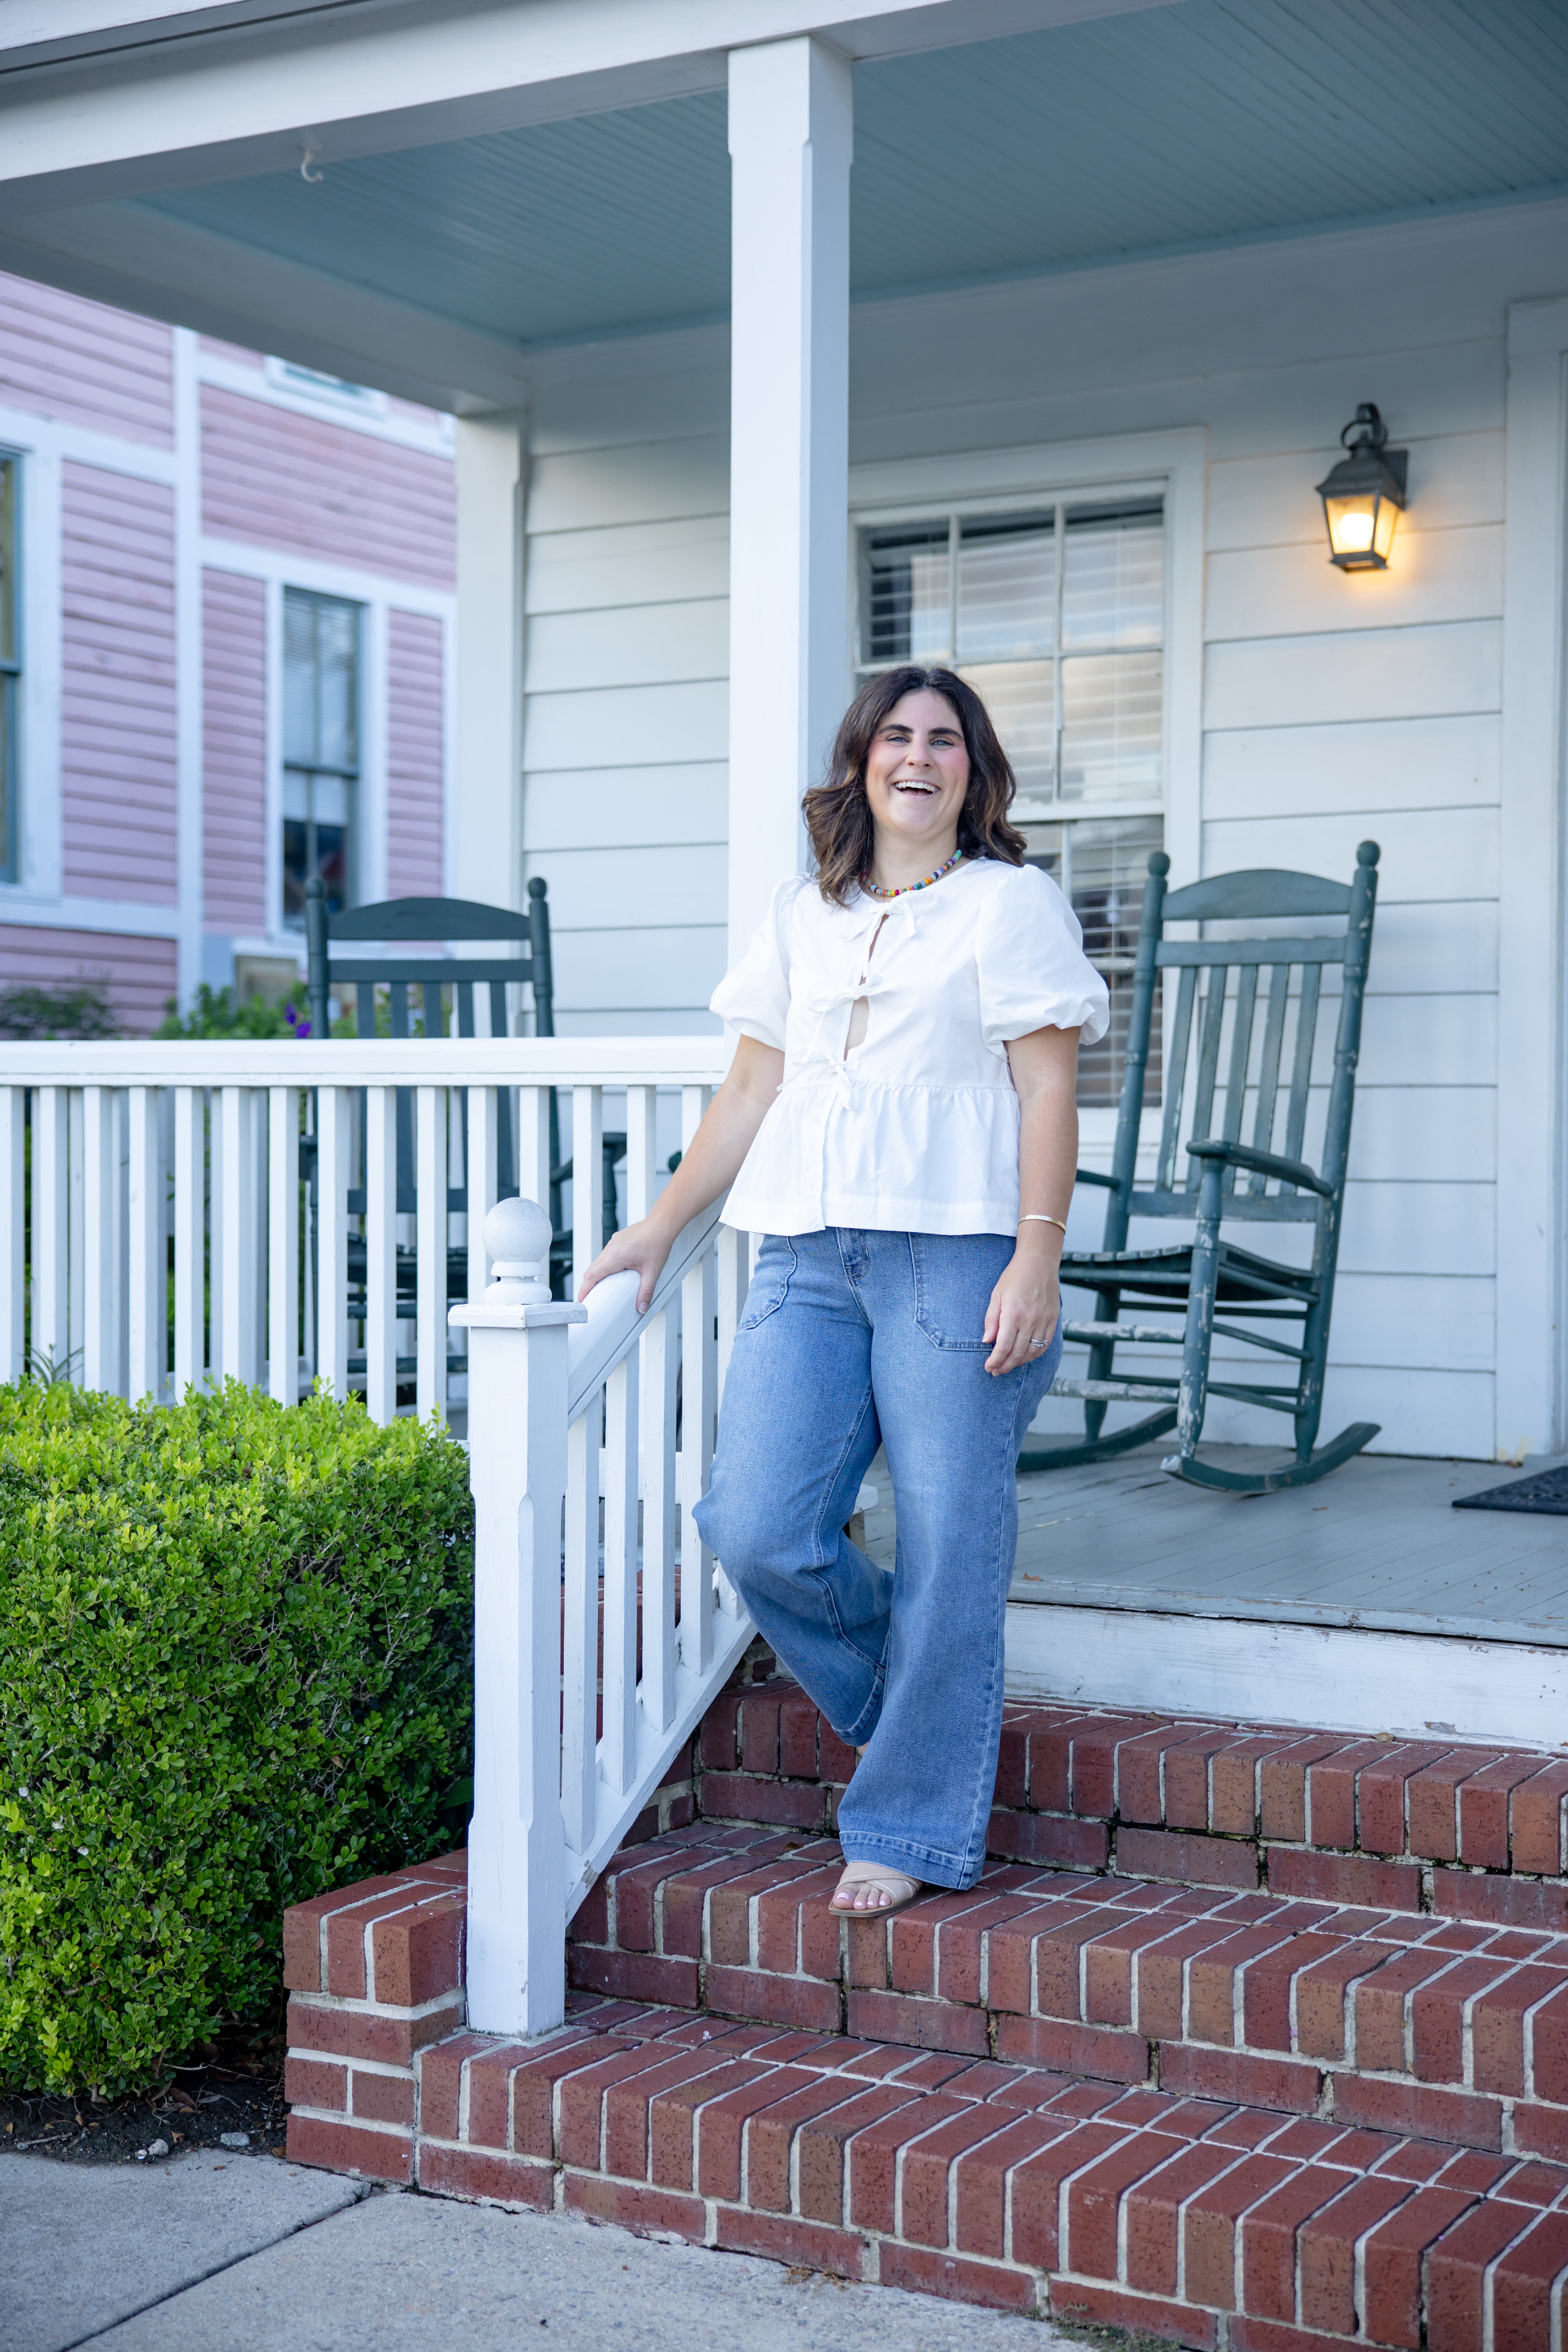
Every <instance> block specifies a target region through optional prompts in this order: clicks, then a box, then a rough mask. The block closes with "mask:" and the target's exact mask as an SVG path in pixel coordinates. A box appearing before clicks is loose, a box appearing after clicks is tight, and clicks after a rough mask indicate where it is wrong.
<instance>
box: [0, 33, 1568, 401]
mask: <svg viewBox="0 0 1568 2352" xmlns="http://www.w3.org/2000/svg"><path fill="white" fill-rule="evenodd" d="M0 5H3V0H0ZM922 5H925V0H922ZM967 5H969V6H971V7H973V9H975V10H976V11H977V12H978V14H977V15H976V16H967V17H965V18H964V19H963V22H964V23H965V28H966V30H967V31H969V34H970V37H969V38H968V39H966V40H965V41H964V42H963V44H962V45H961V46H957V47H952V46H950V47H945V48H935V47H926V48H923V49H916V50H915V51H913V52H912V53H902V54H880V53H879V54H871V55H865V54H863V55H862V56H861V61H860V63H859V64H858V67H857V69H856V109H857V116H856V133H855V138H856V162H855V169H854V177H853V192H852V232H851V233H852V248H853V250H852V277H853V287H854V291H855V294H856V297H857V298H858V299H861V300H866V299H874V298H875V297H877V296H879V295H887V294H891V293H903V292H913V291H915V290H917V289H922V288H934V287H938V286H943V285H953V284H964V283H973V282H977V281H984V280H986V279H988V278H1007V277H1010V276H1020V277H1022V276H1028V275H1032V274H1036V273H1040V272H1046V271H1051V270H1058V269H1072V268H1084V267H1089V266H1091V265H1094V264H1096V263H1102V262H1106V261H1112V260H1117V259H1123V258H1127V257H1132V256H1146V255H1152V254H1159V253H1168V252H1173V251H1181V250H1184V249H1190V248H1192V247H1203V246H1207V245H1215V246H1223V245H1228V244H1234V243H1237V242H1242V241H1247V240H1251V239H1257V238H1267V237H1276V236H1289V235H1290V234H1292V233H1294V232H1298V231H1302V230H1306V229H1310V228H1315V227H1322V226H1345V225H1349V224H1354V223H1358V222H1363V221H1370V220H1376V219H1387V218H1390V217H1400V216H1402V215H1404V216H1408V215H1420V214H1424V213H1428V212H1433V211H1441V210H1447V209H1456V208H1463V207H1467V206H1474V205H1486V204H1497V203H1506V202H1509V201H1510V200H1513V199H1517V198H1521V197H1527V196H1538V195H1542V194H1559V193H1562V192H1563V191H1564V190H1568V8H1565V7H1564V5H1563V0H967ZM1058 10H1059V12H1060V13H1061V14H1062V15H1064V16H1071V17H1072V18H1073V20H1074V21H1071V22H1061V21H1058V22H1056V23H1055V24H1051V25H1047V26H1038V24H1037V26H1036V28H1034V29H1028V30H1024V31H1012V30H1008V31H1006V32H1005V33H1001V34H996V35H994V36H993V37H984V34H982V33H980V32H979V30H978V26H979V24H980V21H981V18H982V17H984V18H988V19H989V20H990V21H991V22H992V23H996V22H1005V21H1007V20H1009V19H1011V21H1012V22H1014V23H1016V20H1017V16H1018V15H1019V14H1024V15H1026V16H1028V15H1034V16H1036V17H1037V18H1038V16H1040V15H1043V14H1047V13H1056V12H1057V11H1058ZM395 13H396V11H394V14H395ZM931 14H932V16H933V17H936V16H942V15H943V14H944V11H943V10H942V8H941V7H940V6H936V5H934V0H933V5H932V6H931ZM4 29H5V27H4V26H3V25H0V32H3V31H4ZM928 29H931V30H939V29H940V28H938V27H936V26H934V24H933V26H931V27H929V28H928ZM679 62H680V61H679V60H677V61H676V64H677V65H679ZM686 62H687V64H688V65H689V66H690V68H691V71H690V72H689V74H688V75H687V77H686V79H685V81H684V84H683V85H682V84H681V83H680V80H679V76H677V77H676V87H675V89H673V90H672V92H671V94H670V95H668V96H665V97H660V98H658V99H656V100H648V101H646V102H641V103H637V104H635V105H621V106H618V107H616V108H614V109H605V108H601V110H598V111H593V112H576V113H570V112H568V110H567V107H566V103H565V100H564V99H563V100H562V103H561V105H560V107H559V109H558V110H557V111H558V113H559V116H560V119H549V120H547V119H543V117H542V115H537V114H536V115H535V116H534V117H533V118H532V119H531V120H530V121H528V122H527V123H526V124H525V125H524V126H523V127H521V128H520V127H516V125H515V122H514V123H512V124H508V125H502V126H496V127H490V126H491V125H493V124H494V115H493V112H492V114H491V115H490V118H489V123H486V122H485V121H484V120H483V118H482V117H481V119H480V121H479V123H477V124H476V127H475V128H474V129H473V130H472V131H470V132H469V133H468V135H467V136H464V137H461V138H450V137H448V138H446V139H443V140H440V141H435V140H433V139H430V138H429V137H428V136H426V142H425V143H417V144H410V143H406V142H408V140H409V139H410V138H411V137H412V136H414V135H416V134H414V133H413V132H412V131H411V130H410V129H409V128H408V127H406V125H403V126H401V127H400V128H399V130H398V131H397V135H398V136H400V137H401V138H402V139H403V140H404V142H405V143H404V144H402V145H400V146H398V147H396V148H393V147H391V146H390V145H387V144H385V143H384V142H386V141H387V140H389V139H390V137H391V136H392V135H393V132H392V131H391V130H390V129H389V128H388V126H390V125H392V124H394V123H395V121H396V118H395V115H391V114H379V115H378V114H376V113H375V111H374V108H373V109H372V110H371V112H370V113H368V114H367V115H366V116H365V117H364V118H363V119H355V120H347V119H345V120H334V122H333V124H332V126H331V130H330V131H329V132H328V133H327V134H326V141H325V145H326V160H325V166H324V173H323V176H322V177H321V179H320V180H319V181H316V182H314V183H312V184H307V183H306V182H305V181H304V180H303V179H302V178H301V176H300V171H299V169H298V168H297V166H296V167H291V168H289V169H288V170H283V171H278V170H273V171H270V172H268V173H266V174H265V175H263V176H259V177H257V176H250V177H239V176H230V177H226V178H224V177H216V176H213V177H208V178H206V179H198V180H194V181H193V179H192V176H191V169H192V163H193V161H194V160H195V151H193V152H192V153H190V154H186V153H184V152H174V151H173V150H171V151H170V152H168V153H167V154H163V152H162V150H160V151H159V152H157V153H154V152H153V150H152V149H149V150H148V151H147V152H145V153H143V154H142V156H141V157H140V158H137V157H134V156H131V157H129V158H128V159H123V160H122V164H114V165H108V166H105V167H104V169H105V173H107V180H108V184H105V177H104V174H103V173H100V174H99V175H98V184H99V186H100V189H101V194H100V195H99V196H98V197H97V200H95V201H91V202H88V201H84V200H83V198H82V197H81V196H78V197H77V199H76V201H75V202H74V203H67V204H65V205H63V206H62V205H59V199H60V194H61V190H62V186H63V182H62V183H61V184H57V186H56V188H55V189H54V190H53V191H52V194H53V204H54V205H56V206H59V208H58V209H57V208H52V207H51V208H50V209H47V210H44V209H40V210H31V209H30V208H29V207H28V206H27V205H26V202H25V201H23V202H18V201H17V199H18V196H19V195H20V194H21V189H20V185H19V184H14V185H12V186H11V187H10V188H9V190H8V191H7V192H6V193H7V201H6V203H5V206H4V208H3V209H0V268H10V269H14V270H16V271H18V272H20V273H21V274H23V275H24V276H30V277H35V278H45V279H47V280H49V281H51V282H53V283H56V284H58V285H63V286H68V287H70V288H73V289H75V290H77V291H79V292H82V293H87V294H91V295H96V296H98V297H99V298H100V299H103V300H106V301H110V302H118V303H121V304H123V305H124V306H125V307H127V308H129V309H132V310H144V311H148V312H150V313H152V314H153V315H155V316H159V317H163V318H168V319H172V320H177V321H179V322H181V323H183V324H186V325H190V326H195V327H199V328H202V329H204V330H205V331H208V332H210V333H215V334H218V335H223V336H227V337H230V338H232V339H234V340H236V341H245V342H248V343H251V344H253V345H260V346H261V347H263V348H265V349H268V350H270V351H275V352H282V353H283V354H284V355H286V356H288V357H290V358H293V359H296V360H300V361H302V362H305V363H306V364H308V365H311V366H315V367H321V368H326V369H328V370H330V371H331V372H332V373H339V374H343V375H349V376H353V377H356V378H358V379H359V380H360V381H362V382H364V383H379V384H382V385H384V387H385V388H386V389H388V390H389V391H393V392H402V393H405V394H409V395H410V396H412V397H414V398H416V399H422V400H428V401H431V402H433V403H434V404H437V405H441V406H448V407H453V408H457V409H458V410H459V411H472V410H475V409H483V408H487V407H507V406H510V405H512V404H514V403H515V402H516V401H517V400H518V399H519V398H520V397H521V396H522V395H523V394H524V392H525V387H526V382H527V375H528V357H527V355H528V353H529V352H530V351H531V350H537V349H539V348H540V347H542V346H548V345H550V344H553V343H563V342H566V343H570V342H575V341H591V340H594V339H596V338H598V337H602V336H605V335H616V334H627V333H631V334H637V333H645V332H648V331H652V330H654V329H656V328H659V327H667V326H674V325H680V324H690V323H695V322H698V321H701V320H719V319H722V318H723V317H724V316H725V314H726V312H727V310H728V305H729V275H730V253H729V177H730V174H729V158H728V154H727V152H726V126H725V101H724V98H723V95H722V91H721V89H715V88H714V86H713V85H714V80H715V79H716V78H718V77H721V74H722V69H723V60H722V56H721V54H720V53H717V52H715V53H714V54H713V55H712V56H711V57H710V58H708V59H707V64H706V66H705V67H704V68H703V70H702V72H700V73H698V72H697V70H696V66H697V63H700V62H701V61H700V60H697V61H695V62H694V61H693V60H687V61H686ZM148 69H149V70H150V69H151V68H148ZM289 70H290V71H293V70H294V68H289ZM299 70H300V72H302V73H304V68H299ZM658 72H659V73H660V74H664V75H666V77H667V78H666V81H665V87H666V88H667V89H668V88H669V80H668V75H669V74H673V73H674V72H675V68H674V67H673V66H670V65H669V63H668V60H666V61H665V62H664V63H663V64H661V65H660V66H659V67H658ZM268 87H269V88H270V85H268ZM292 87H293V85H292V84H291V83H289V82H288V81H287V78H286V77H285V89H286V93H287V94H289V95H291V92H292ZM620 87H624V84H623V85H620ZM300 88H301V89H309V90H310V91H311V94H315V89H314V84H313V82H312V80H311V79H310V75H309V74H308V73H305V75H304V79H303V80H302V81H301V82H300ZM173 96H174V97H177V92H174V93H173ZM170 102H171V103H172V102H173V98H171V101H170ZM575 102H577V103H581V102H582V101H581V100H578V101H575ZM274 110H276V108H275V109H274ZM262 111H265V110H262ZM177 112H178V110H177V108H176V113H177ZM438 112H439V110H437V113H438ZM94 135H95V136H96V135H97V134H96V133H95V134H94ZM160 135H161V136H162V135H164V134H160ZM290 138H291V139H292V141H293V142H294V143H293V144H292V145H290V143H289V142H290ZM310 139H311V134H310V133H309V132H308V131H301V132H296V133H292V134H286V133H284V132H282V131H276V130H275V131H273V132H272V133H269V134H268V142H264V144H265V146H266V152H268V153H277V152H279V151H281V152H288V153H291V154H292V155H295V156H298V155H299V154H300V152H301V150H302V148H304V147H306V146H308V145H309V144H310ZM378 142H381V143H382V152H350V151H352V150H353V149H354V148H355V147H356V146H357V147H359V148H361V149H363V148H367V147H375V146H376V145H377V144H378ZM89 143H90V142H89ZM73 152H74V151H73ZM207 152H208V153H209V155H210V157H211V158H212V162H211V163H210V165H209V167H208V168H209V169H210V170H211V171H212V172H213V173H217V172H218V171H221V170H222V168H223V160H222V159H223V158H224V157H225V155H227V156H228V163H227V168H228V170H229V172H230V173H236V172H237V169H238V166H239V163H241V162H242V161H243V162H246V163H248V162H249V161H250V158H251V155H253V154H254V153H255V152H256V149H255V145H254V142H252V143H251V145H250V147H249V149H248V151H247V148H246V142H245V141H243V140H242V141H240V142H239V143H238V146H237V147H236V146H233V145H232V143H231V147H230V149H228V150H225V148H224V147H223V144H222V142H219V143H218V144H217V145H216V146H215V147H213V148H212V149H210V150H209V151H207ZM199 168H200V167H199V166H198V169H199ZM117 172H118V173H119V174H120V177H119V182H118V189H116V187H115V186H114V185H113V182H114V178H115V173H117ZM149 174H151V175H152V179H153V184H152V185H151V186H149ZM78 176H79V177H80V176H81V175H80V174H79V175H78ZM93 176H94V173H92V172H90V171H89V173H87V177H88V179H89V180H90V179H91V178H93ZM70 177H71V174H70V173H65V174H64V181H68V180H69V179H70ZM160 177H161V178H162V184H161V185H160V184H158V181H159V179H160ZM45 180H46V181H47V173H46V174H45ZM37 185H38V188H39V196H40V198H42V197H43V187H44V183H43V182H40V183H38V184H37ZM132 192H134V193H132ZM44 201H45V202H47V199H44Z"/></svg>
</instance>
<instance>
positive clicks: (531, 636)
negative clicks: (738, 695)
mask: <svg viewBox="0 0 1568 2352" xmlns="http://www.w3.org/2000/svg"><path fill="white" fill-rule="evenodd" d="M692 340H693V339H692V338H689V337H672V338H668V339H662V338H661V339H659V348H660V350H661V351H663V352H668V355H669V359H670V362H671V365H670V367H669V369H668V371H667V372H665V373H662V374H661V371H660V368H659V365H658V356H657V355H656V356H655V359H654V362H653V364H652V365H651V366H648V367H646V368H642V367H639V368H638V370H637V372H636V373H634V374H632V375H629V376H626V377H624V378H620V379H616V378H614V377H612V376H610V375H607V374H606V373H605V367H604V365H603V364H602V362H603V360H604V355H603V354H595V355H594V356H593V357H589V356H588V355H585V354H573V355H571V358H570V360H569V361H568V360H563V362H562V363H561V364H559V365H558V366H557V367H556V368H554V369H552V371H551V373H550V380H549V385H548V389H547V390H546V392H545V394H544V396H543V398H542V403H541V407H540V410H539V412H538V414H537V415H536V418H535V424H534V431H533V440H532V462H531V475H530V481H529V492H528V509H527V511H528V532H529V538H528V564H527V589H526V608H527V614H528V621H527V656H526V663H525V669H524V693H525V698H526V700H525V718H524V726H523V753H522V757H523V779H524V781H523V854H524V861H525V865H526V867H527V871H528V872H529V874H531V875H532V874H542V875H543V876H544V877H545V878H546V880H547V881H548V882H549V884H550V905H551V917H552V931H553V937H554V940H555V1005H556V1025H557V1028H558V1029H559V1031H560V1032H561V1034H563V1035H568V1036H569V1035H572V1034H582V1033H584V1032H605V1031H615V1030H625V1031H633V1032H642V1033H647V1034H660V1033H678V1032H681V1031H690V1030H712V1029H716V1028H717V1026H718V1024H717V1023H716V1022H715V1021H714V1020H713V1018H712V1016H711V1015H710V1013H709V1012H708V1009H707V1005H708V999H709V996H710V994H711V992H712V991H713V989H714V987H715V986H716V985H717V983H718V981H719V979H720V976H721V973H722V971H723V968H724V887H725V835H726V829H727V821H726V812H725V787H726V775H727V768H726V752H727V749H728V744H727V731H728V725H729V705H728V696H727V692H726V670H727V667H728V628H729V602H728V586H729V562H730V532H729V518H728V506H729V450H728V442H727V436H726V434H725V432H724V430H723V429H722V428H723V425H724V423H725V418H726V411H727V406H728V386H727V383H726V379H725V373H724V362H723V355H722V351H721V348H718V347H717V346H716V339H715V338H714V337H713V336H712V334H711V333H709V334H707V335H705V336H703V337H701V338H700V341H701V342H702V343H703V345H704V359H703V363H702V365H701V366H700V370H699V371H697V376H698V381H697V382H696V383H693V381H692V378H693V373H694V372H693V369H692V365H691V361H690V357H689V344H690V342H691V341H692ZM640 349H641V347H639V351H640ZM644 356H646V354H644ZM609 365H610V367H611V368H612V369H613V368H614V366H615V360H614V357H613V355H612V357H611V358H610V361H609ZM671 373H672V374H673V375H674V377H675V379H676V382H675V385H674V386H673V387H672V385H671V384H670V383H669V381H668V375H669V374H671Z"/></svg>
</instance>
